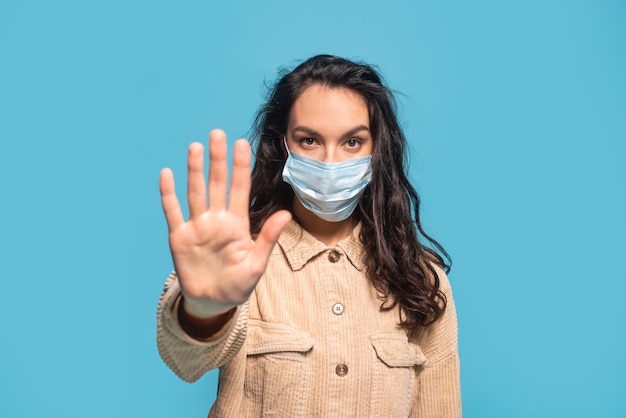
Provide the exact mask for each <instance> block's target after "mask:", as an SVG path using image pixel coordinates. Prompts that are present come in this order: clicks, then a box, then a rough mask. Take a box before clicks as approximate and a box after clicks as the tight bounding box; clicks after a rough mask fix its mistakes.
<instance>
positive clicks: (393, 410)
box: [157, 221, 461, 418]
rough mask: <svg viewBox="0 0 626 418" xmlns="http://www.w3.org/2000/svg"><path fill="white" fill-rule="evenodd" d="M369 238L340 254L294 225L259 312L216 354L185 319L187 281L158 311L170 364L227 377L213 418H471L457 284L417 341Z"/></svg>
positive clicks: (257, 298)
mask: <svg viewBox="0 0 626 418" xmlns="http://www.w3.org/2000/svg"><path fill="white" fill-rule="evenodd" d="M358 229H359V227H358V226H357V228H356V229H355V230H354V231H353V234H352V236H349V237H347V238H345V239H344V240H342V241H341V242H339V243H338V244H337V245H335V246H333V247H328V246H326V245H325V244H323V243H322V242H320V241H318V240H316V239H315V238H314V237H313V236H311V235H310V234H308V233H307V232H306V231H305V230H303V229H302V228H301V227H300V226H299V225H298V224H297V223H295V222H293V221H292V222H291V223H290V224H289V225H288V226H287V228H286V229H285V230H284V231H283V233H282V234H281V236H280V238H279V240H278V245H277V246H276V247H275V248H274V250H273V253H272V255H271V257H270V262H269V265H268V267H267V270H266V272H265V274H264V276H263V277H262V278H261V280H260V281H259V283H258V284H257V286H256V288H255V290H254V292H253V293H252V295H251V296H250V298H249V300H248V301H247V302H246V303H245V304H243V305H242V306H240V307H238V308H237V312H236V313H235V315H234V316H233V318H232V320H231V321H230V322H229V323H228V324H227V325H225V326H224V328H223V329H222V330H221V331H219V332H218V334H216V335H215V336H213V337H212V338H211V340H210V341H208V342H200V341H197V340H195V339H193V338H191V337H189V336H188V335H187V334H185V332H184V331H183V330H182V329H181V327H180V325H179V323H178V319H177V309H178V304H179V302H180V288H179V285H178V281H177V279H176V274H175V273H172V274H171V275H170V276H169V277H168V279H167V282H166V284H165V288H164V290H163V294H162V296H161V299H160V302H159V307H158V312H157V316H158V319H157V321H158V323H157V328H158V329H157V342H158V348H159V352H160V354H161V357H162V358H163V360H164V361H165V363H167V365H168V366H169V367H170V368H171V369H172V370H173V371H174V372H175V373H176V374H177V375H178V376H179V377H180V378H182V379H183V380H185V381H188V382H193V381H195V380H197V379H199V378H200V377H201V376H202V375H203V374H204V373H206V372H207V371H209V370H211V369H214V368H218V367H219V368H220V377H219V389H218V395H217V400H216V402H215V404H214V405H213V407H212V408H211V411H210V413H209V416H210V417H224V418H230V417H232V418H246V417H288V418H297V417H359V418H361V417H377V418H379V417H424V418H438V417H441V418H443V417H455V418H456V417H460V416H461V393H460V379H459V357H458V344H457V319H456V311H455V307H454V302H453V299H452V292H451V289H450V284H449V282H448V279H447V277H446V275H445V274H444V272H443V271H441V270H439V271H438V274H439V277H440V280H441V289H442V291H443V292H444V293H445V294H446V296H447V298H448V307H447V309H446V311H445V314H444V316H443V317H442V318H441V319H440V320H439V321H438V322H437V323H435V324H434V325H433V326H431V327H429V328H424V329H420V330H418V331H417V332H413V333H408V332H407V331H406V330H405V329H403V328H402V327H400V326H398V312H397V310H395V309H394V310H391V311H388V312H381V310H380V304H381V301H380V299H379V298H378V296H377V293H376V291H375V290H374V289H373V287H372V286H371V285H370V283H369V282H368V280H367V278H366V277H365V274H364V266H363V262H362V247H361V245H360V243H359V240H358V238H357V237H358Z"/></svg>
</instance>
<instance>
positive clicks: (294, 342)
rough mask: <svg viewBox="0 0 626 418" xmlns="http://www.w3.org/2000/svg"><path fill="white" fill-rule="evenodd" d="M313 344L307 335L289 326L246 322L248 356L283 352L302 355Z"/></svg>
mask: <svg viewBox="0 0 626 418" xmlns="http://www.w3.org/2000/svg"><path fill="white" fill-rule="evenodd" d="M314 344H315V340H314V339H313V338H312V337H311V335H310V334H309V333H307V332H303V331H299V330H297V329H296V328H294V327H293V326H291V325H285V324H273V323H269V322H263V321H258V320H249V321H248V333H247V336H246V346H247V350H246V351H247V353H248V355H255V354H267V353H278V352H284V351H291V352H302V353H304V352H307V351H309V350H310V349H311V348H313V345H314Z"/></svg>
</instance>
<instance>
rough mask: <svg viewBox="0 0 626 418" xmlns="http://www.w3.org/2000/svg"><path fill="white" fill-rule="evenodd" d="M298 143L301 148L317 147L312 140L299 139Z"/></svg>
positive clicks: (315, 142)
mask: <svg viewBox="0 0 626 418" xmlns="http://www.w3.org/2000/svg"><path fill="white" fill-rule="evenodd" d="M298 143H299V144H300V146H301V147H302V148H313V147H315V146H316V145H317V141H316V140H315V139H313V138H300V139H299V140H298Z"/></svg>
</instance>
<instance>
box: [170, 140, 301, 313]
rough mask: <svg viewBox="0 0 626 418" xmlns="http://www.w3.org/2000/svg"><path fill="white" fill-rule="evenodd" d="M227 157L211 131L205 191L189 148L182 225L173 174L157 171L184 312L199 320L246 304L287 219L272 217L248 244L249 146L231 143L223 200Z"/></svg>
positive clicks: (198, 160) (194, 147) (196, 155)
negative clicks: (186, 212)
mask: <svg viewBox="0 0 626 418" xmlns="http://www.w3.org/2000/svg"><path fill="white" fill-rule="evenodd" d="M226 154H227V143H226V135H225V134H224V132H223V131H220V130H214V131H212V132H211V134H210V137H209V155H210V165H209V180H208V190H207V186H206V182H205V176H204V149H203V146H202V144H199V143H193V144H191V145H190V146H189V157H188V177H187V202H188V205H189V219H188V220H187V221H186V222H185V219H184V217H183V214H182V210H181V207H180V203H179V201H178V198H177V197H176V191H175V189H174V176H173V173H172V171H171V170H170V169H168V168H165V169H163V170H162V171H161V178H160V190H161V202H162V205H163V211H164V213H165V218H166V221H167V226H168V229H169V243H170V250H171V252H172V258H173V260H174V267H175V268H176V273H177V275H178V280H179V282H180V286H181V290H182V293H183V297H184V298H185V302H186V305H185V307H186V308H187V309H188V310H189V311H190V313H191V314H193V315H195V316H198V317H206V318H208V317H211V316H214V315H217V314H220V313H223V312H226V311H227V310H229V309H231V308H232V307H234V306H237V305H239V304H241V303H243V302H245V301H246V300H247V298H248V296H249V295H250V293H251V292H252V290H253V289H254V286H255V285H256V283H257V281H258V280H259V278H260V277H261V275H262V274H263V272H264V271H265V268H266V266H267V262H268V259H269V256H270V253H271V251H272V247H273V246H274V244H275V243H276V240H277V239H278V236H279V234H280V232H281V231H282V230H283V228H284V227H285V226H286V225H287V223H288V222H289V220H290V219H291V215H290V214H289V212H287V211H280V212H277V213H275V214H273V215H272V216H271V217H270V218H269V219H268V220H267V221H266V222H265V224H264V225H263V227H262V229H261V232H260V233H259V235H258V237H257V238H256V240H253V239H252V237H251V235H250V223H249V218H248V210H249V199H250V161H251V153H250V145H249V144H248V142H247V141H245V140H242V139H240V140H237V142H235V146H234V156H233V171H232V177H231V185H230V194H229V197H228V198H227V183H228V165H227V159H226ZM207 191H208V199H207ZM227 200H228V202H227Z"/></svg>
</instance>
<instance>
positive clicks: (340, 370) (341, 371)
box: [335, 364, 348, 377]
mask: <svg viewBox="0 0 626 418" xmlns="http://www.w3.org/2000/svg"><path fill="white" fill-rule="evenodd" d="M335 373H337V376H340V377H344V376H345V375H347V374H348V366H346V365H345V364H338V365H337V367H335Z"/></svg>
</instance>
